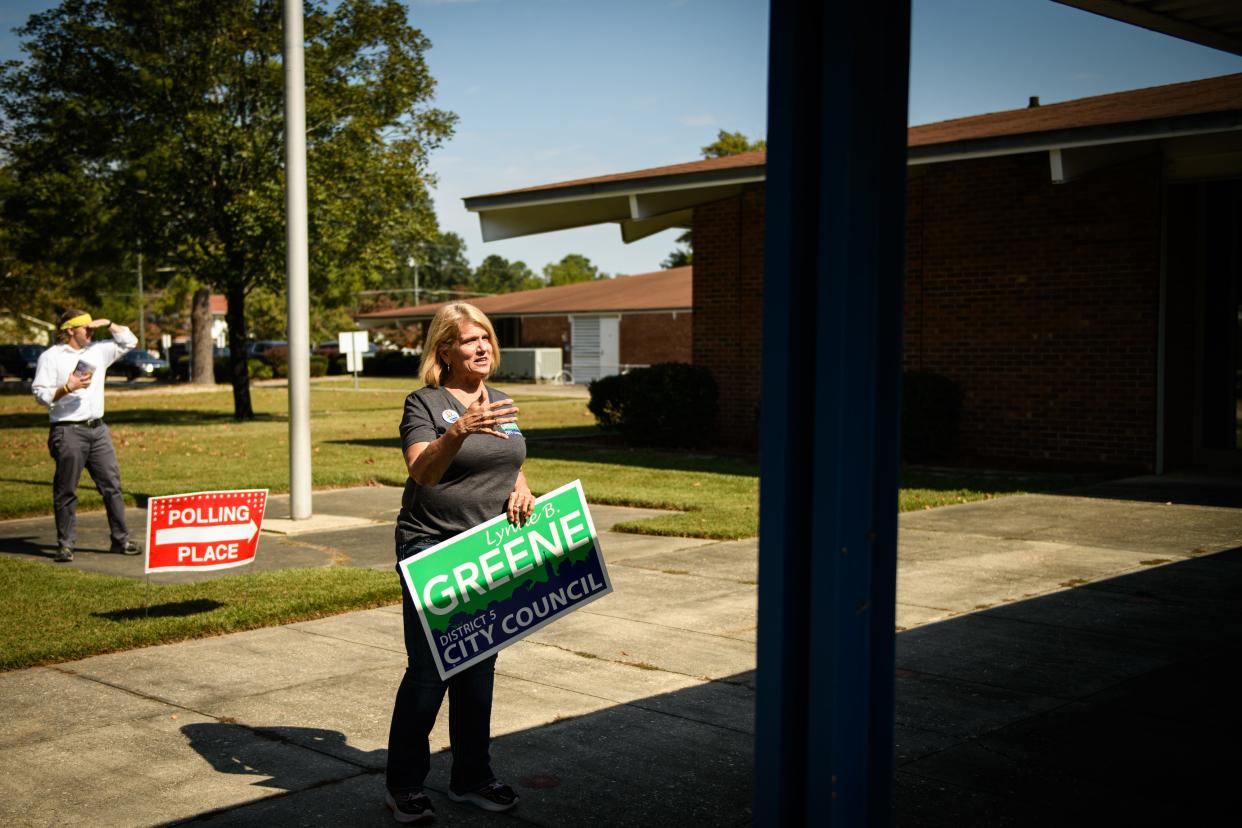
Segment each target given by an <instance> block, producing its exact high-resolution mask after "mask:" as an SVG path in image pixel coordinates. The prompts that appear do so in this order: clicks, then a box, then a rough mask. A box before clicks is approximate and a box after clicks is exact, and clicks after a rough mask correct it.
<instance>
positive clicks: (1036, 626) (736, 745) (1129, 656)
mask: <svg viewBox="0 0 1242 828" xmlns="http://www.w3.org/2000/svg"><path fill="white" fill-rule="evenodd" d="M1239 592H1242V548H1238V549H1232V550H1228V551H1225V552H1220V553H1216V554H1211V555H1204V556H1202V557H1198V558H1194V559H1190V560H1185V561H1182V562H1178V563H1173V564H1167V565H1164V566H1156V567H1152V568H1148V569H1144V570H1143V571H1141V572H1137V573H1133V574H1129V575H1124V576H1121V577H1116V578H1112V579H1108V580H1105V581H1099V582H1094V583H1091V584H1087V585H1084V586H1080V587H1077V588H1073V589H1067V590H1064V591H1061V592H1056V593H1053V594H1049V595H1044V596H1041V597H1038V598H1033V599H1028V600H1024V601H1017V602H1013V603H1009V604H1004V605H1001V606H998V607H994V608H992V609H988V610H986V611H981V612H975V613H972V614H969V615H962V616H957V617H954V618H951V619H949V620H946V621H941V622H938V623H933V624H928V625H925V626H921V627H917V628H914V629H911V630H908V631H905V632H902V633H900V634H899V635H898V636H897V706H896V760H897V781H896V795H895V824H896V825H898V826H917V827H918V828H925V827H930V826H956V827H958V828H961V827H966V828H969V827H970V826H989V828H991V826H1009V825H1013V826H1028V825H1030V826H1035V825H1038V826H1048V825H1056V826H1073V825H1154V824H1161V825H1164V824H1174V825H1190V824H1213V823H1216V822H1218V821H1219V820H1218V819H1217V815H1218V814H1220V813H1230V812H1232V810H1233V804H1234V795H1233V777H1234V775H1235V774H1234V771H1233V768H1234V767H1236V764H1237V763H1236V760H1235V759H1234V758H1233V757H1232V750H1233V748H1234V745H1235V744H1237V742H1238V737H1239V736H1242V705H1238V704H1237V703H1236V699H1235V693H1234V690H1233V686H1234V685H1233V683H1232V680H1231V678H1230V677H1231V676H1232V668H1233V667H1234V666H1235V665H1236V663H1237V661H1238V659H1239V657H1242V602H1239V601H1238V600H1237V596H1238V595H1239ZM553 681H555V682H558V683H562V684H565V683H567V681H566V677H563V676H562V677H558V678H556V679H551V680H550V681H549V683H547V684H534V683H532V684H531V692H532V693H537V694H538V695H539V696H540V697H541V698H547V699H548V705H549V707H550V708H554V706H555V704H556V700H555V694H556V693H557V692H558V688H557V687H556V686H555V685H554V684H553V683H552V682H553ZM559 692H564V691H559ZM360 703H363V702H362V700H360ZM753 703H754V674H753V672H752V673H745V674H740V675H736V676H730V677H728V678H725V679H721V680H717V681H711V682H705V683H702V684H698V685H695V686H693V687H690V688H687V689H683V690H679V691H675V692H670V693H665V694H660V695H654V696H649V697H645V698H641V699H638V700H636V701H633V702H630V703H627V704H618V705H614V706H611V707H608V708H606V709H603V710H600V711H598V712H595V713H591V714H587V715H581V716H575V717H571V718H565V719H557V720H554V721H552V722H551V723H549V724H546V725H543V726H539V727H534V728H531V729H528V730H523V731H519V732H515V733H511V734H507V735H504V736H501V737H499V738H497V739H495V740H494V742H493V758H494V766H495V767H496V769H497V770H498V771H499V772H501V773H502V774H504V776H505V779H506V781H509V782H510V783H511V784H513V785H514V787H515V789H516V790H517V791H518V793H519V794H520V795H521V797H522V800H523V801H522V804H521V805H520V806H519V808H518V809H517V810H516V811H515V812H514V813H513V814H512V815H502V816H496V815H489V814H484V813H481V812H479V811H477V810H475V809H471V808H468V807H466V806H460V805H457V804H455V803H452V802H450V801H448V799H447V798H446V796H445V795H444V791H445V785H446V783H447V779H448V765H449V757H448V755H447V754H446V753H444V752H441V753H438V754H436V755H435V757H434V758H433V766H432V773H431V776H430V778H429V779H428V788H429V791H430V792H431V795H432V799H433V802H434V804H435V806H436V808H437V811H438V813H439V818H440V820H441V821H442V822H443V823H445V824H449V823H452V824H462V825H490V824H500V823H501V822H508V823H510V824H512V823H513V822H515V821H516V822H519V823H529V824H537V825H547V826H579V825H592V826H596V828H598V827H599V826H614V825H615V826H622V825H644V826H650V825H676V824H679V823H681V824H701V825H712V826H716V825H745V824H750V823H751V822H752V814H751V810H750V808H751V797H752V793H753V788H752V773H753ZM290 718H291V719H296V712H294V711H291V715H290ZM183 732H184V733H185V735H186V736H187V738H189V740H190V744H191V745H192V746H193V747H194V749H195V750H197V751H198V752H199V753H200V754H201V755H202V756H203V758H204V759H205V760H206V761H207V762H208V763H209V764H210V765H211V767H212V768H214V769H215V770H217V771H219V772H222V773H239V774H249V775H254V776H255V777H256V779H255V783H254V784H255V785H256V786H258V787H261V788H269V789H278V790H280V791H282V792H283V793H282V794H281V795H277V796H268V797H266V798H263V799H258V800H255V801H251V802H249V803H246V804H243V805H239V806H237V807H232V808H229V809H224V810H221V811H216V812H212V813H205V814H202V815H200V816H198V817H195V818H193V819H191V820H190V821H192V822H209V823H211V824H231V825H252V824H279V825H311V824H318V825H327V824H331V825H345V826H349V825H388V824H391V817H390V816H389V815H388V814H387V812H386V811H385V810H384V808H383V807H382V800H383V766H384V759H385V751H383V750H372V751H362V750H358V749H357V748H354V747H352V746H350V745H349V743H348V737H347V736H345V735H344V734H342V733H340V732H337V731H326V730H316V729H313V728H299V727H291V726H283V725H282V726H278V727H246V726H243V725H241V724H234V723H229V722H227V721H225V722H218V723H209V724H194V725H187V726H186V727H184V728H183ZM305 751H311V752H313V753H314V754H316V755H318V756H322V757H325V758H329V759H330V760H332V761H339V762H342V763H344V766H345V770H343V771H340V772H337V773H335V774H333V775H330V778H327V779H325V778H324V777H323V776H322V775H318V776H317V775H315V774H313V773H310V772H304V771H300V770H299V768H305V767H306V766H307V761H306V759H305V756H304V755H303V756H302V758H299V756H298V754H304V752H305ZM829 789H830V783H829V781H828V780H824V781H823V785H822V792H821V793H822V795H823V796H828V795H829ZM1222 809H1224V810H1223V811H1222ZM753 821H756V822H759V823H760V824H762V823H763V820H762V819H758V820H753Z"/></svg>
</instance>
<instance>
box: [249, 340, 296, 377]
mask: <svg viewBox="0 0 1242 828" xmlns="http://www.w3.org/2000/svg"><path fill="white" fill-rule="evenodd" d="M263 360H264V361H265V362H266V363H267V364H268V365H270V366H272V376H273V377H276V378H277V379H285V378H286V377H288V376H289V349H288V348H268V349H267V351H265V352H264V354H263ZM252 376H253V373H252Z"/></svg>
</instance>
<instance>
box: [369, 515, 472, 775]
mask: <svg viewBox="0 0 1242 828" xmlns="http://www.w3.org/2000/svg"><path fill="white" fill-rule="evenodd" d="M441 540H444V539H443V538H419V539H417V540H413V541H411V542H409V543H406V544H402V545H398V546H397V560H398V561H402V560H405V559H406V558H408V557H410V556H411V555H415V554H417V553H419V552H421V551H423V550H424V549H427V548H428V547H431V546H434V545H435V544H437V543H439V542H440V541H441ZM401 597H402V610H403V612H402V614H403V617H404V622H405V653H406V656H407V657H408V659H409V661H408V663H407V665H406V668H405V675H404V676H402V678H401V686H400V687H399V688H398V689H397V699H396V702H395V703H394V704H393V710H392V726H391V727H390V728H389V731H388V771H387V780H386V781H387V784H388V790H390V791H392V792H393V793H395V794H396V793H410V792H416V791H420V790H422V788H423V781H424V780H425V779H426V778H427V772H428V771H429V770H430V769H431V747H430V745H429V744H428V741H427V739H428V736H429V735H430V734H431V729H432V728H433V727H434V726H435V723H436V715H437V714H438V713H439V712H440V704H441V702H443V701H444V691H445V690H447V691H448V697H449V745H450V747H451V748H452V751H453V770H452V773H451V774H450V777H449V787H450V788H452V789H453V790H454V791H456V792H457V793H465V792H467V791H472V790H474V789H476V788H479V787H482V786H483V785H486V784H487V783H488V782H490V781H492V780H493V779H495V776H494V775H493V774H492V767H491V754H490V753H489V752H488V748H489V745H490V743H491V738H492V734H491V728H492V685H493V681H494V678H495V671H496V657H495V656H492V657H491V658H489V659H487V660H486V661H482V662H480V663H478V664H476V665H474V666H473V667H471V668H469V669H468V670H463V671H462V672H460V673H458V674H457V675H455V676H453V677H452V678H450V679H449V680H448V681H442V680H441V679H440V674H439V672H437V671H436V665H435V660H434V659H433V658H432V655H431V646H430V645H429V644H428V642H427V636H426V635H425V634H424V633H423V625H422V622H421V621H420V620H419V618H418V610H417V609H416V608H415V607H414V600H413V599H412V598H411V597H410V591H409V590H408V589H407V588H406V586H405V579H404V578H402V579H401Z"/></svg>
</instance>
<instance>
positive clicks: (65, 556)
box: [52, 546, 73, 563]
mask: <svg viewBox="0 0 1242 828" xmlns="http://www.w3.org/2000/svg"><path fill="white" fill-rule="evenodd" d="M52 560H54V561H56V563H68V562H69V561H72V560H73V547H72V546H62V547H60V548H59V549H57V550H56V554H55V555H53V556H52Z"/></svg>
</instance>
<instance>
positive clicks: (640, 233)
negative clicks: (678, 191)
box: [620, 196, 723, 244]
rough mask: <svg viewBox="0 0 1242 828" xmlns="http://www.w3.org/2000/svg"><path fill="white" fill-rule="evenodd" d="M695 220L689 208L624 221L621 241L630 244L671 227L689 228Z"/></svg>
mask: <svg viewBox="0 0 1242 828" xmlns="http://www.w3.org/2000/svg"><path fill="white" fill-rule="evenodd" d="M722 198H723V196H722ZM713 200H714V199H713ZM693 220H694V210H693V209H687V210H679V211H677V212H675V213H667V214H665V215H662V216H656V217H655V218H649V219H639V220H630V221H622V222H620V225H621V241H623V242H625V243H626V244H629V243H630V242H636V241H638V240H639V239H645V238H647V237H648V236H651V235H654V234H656V233H659V232H661V231H663V230H667V229H669V228H670V227H684V228H688V227H689V226H690V224H691V222H692V221H693Z"/></svg>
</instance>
